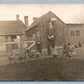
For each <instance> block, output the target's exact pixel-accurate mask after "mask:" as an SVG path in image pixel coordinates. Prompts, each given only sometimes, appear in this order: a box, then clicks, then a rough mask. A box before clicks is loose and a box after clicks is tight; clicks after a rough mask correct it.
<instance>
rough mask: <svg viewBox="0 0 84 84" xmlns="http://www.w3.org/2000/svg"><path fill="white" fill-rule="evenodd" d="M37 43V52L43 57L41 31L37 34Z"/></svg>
mask: <svg viewBox="0 0 84 84" xmlns="http://www.w3.org/2000/svg"><path fill="white" fill-rule="evenodd" d="M35 41H36V50H37V52H39V53H40V54H41V55H42V42H41V35H40V31H38V32H37V33H36V37H35Z"/></svg>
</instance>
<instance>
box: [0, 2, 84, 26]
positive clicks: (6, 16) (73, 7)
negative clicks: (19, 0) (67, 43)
mask: <svg viewBox="0 0 84 84" xmlns="http://www.w3.org/2000/svg"><path fill="white" fill-rule="evenodd" d="M48 11H52V12H53V13H55V14H56V15H57V16H58V17H59V18H61V19H62V20H63V21H64V22H65V23H73V22H74V23H80V22H81V23H84V4H0V20H16V14H19V15H20V19H21V20H22V21H24V16H25V15H26V16H28V17H29V24H31V23H32V21H33V17H40V16H42V15H43V14H45V13H47V12H48Z"/></svg>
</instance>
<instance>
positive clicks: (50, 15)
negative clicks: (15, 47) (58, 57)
mask: <svg viewBox="0 0 84 84" xmlns="http://www.w3.org/2000/svg"><path fill="white" fill-rule="evenodd" d="M51 18H57V19H58V20H59V21H60V22H61V23H62V24H64V22H63V21H62V20H61V19H59V18H58V17H57V16H56V15H55V14H54V13H53V12H51V11H49V12H48V13H46V14H44V15H43V16H41V17H39V18H38V19H37V20H36V21H34V22H33V23H32V24H31V25H30V26H29V28H28V29H27V30H30V29H32V28H33V27H35V26H37V25H38V24H45V23H46V22H48V21H49V20H50V19H51ZM27 30H26V31H27Z"/></svg>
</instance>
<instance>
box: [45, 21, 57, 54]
mask: <svg viewBox="0 0 84 84" xmlns="http://www.w3.org/2000/svg"><path fill="white" fill-rule="evenodd" d="M55 40H56V30H55V28H54V27H53V21H49V27H48V28H47V43H48V46H47V50H48V55H51V50H50V47H52V49H53V50H54V48H55Z"/></svg>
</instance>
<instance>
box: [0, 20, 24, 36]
mask: <svg viewBox="0 0 84 84" xmlns="http://www.w3.org/2000/svg"><path fill="white" fill-rule="evenodd" d="M25 28H26V27H25V25H24V23H23V22H22V21H20V20H19V21H0V35H11V34H24V31H25Z"/></svg>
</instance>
